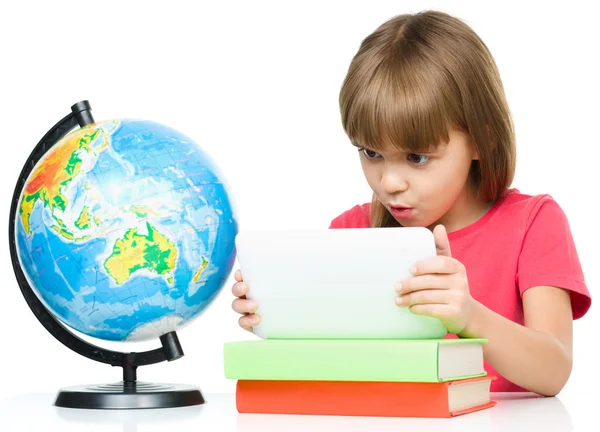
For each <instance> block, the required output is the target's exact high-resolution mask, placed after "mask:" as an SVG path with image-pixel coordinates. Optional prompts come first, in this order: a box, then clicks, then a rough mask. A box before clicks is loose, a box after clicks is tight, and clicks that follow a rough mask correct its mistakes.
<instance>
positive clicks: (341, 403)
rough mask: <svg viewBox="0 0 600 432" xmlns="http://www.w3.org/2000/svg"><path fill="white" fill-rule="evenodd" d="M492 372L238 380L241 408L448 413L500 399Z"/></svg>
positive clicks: (253, 410) (323, 412)
mask: <svg viewBox="0 0 600 432" xmlns="http://www.w3.org/2000/svg"><path fill="white" fill-rule="evenodd" d="M493 379H495V377H493V376H485V377H478V378H471V379H467V380H460V381H446V382H441V383H405V382H404V383H399V382H356V381H355V382H352V381H330V382H328V381H253V380H248V381H245V380H241V381H238V382H237V388H236V407H237V410H238V412H239V413H255V414H306V415H340V416H382V417H428V418H448V417H455V416H459V415H462V414H467V413H470V412H474V411H479V410H482V409H485V408H489V407H492V406H494V405H495V404H496V402H495V401H492V400H491V399H490V384H491V381H492V380H493Z"/></svg>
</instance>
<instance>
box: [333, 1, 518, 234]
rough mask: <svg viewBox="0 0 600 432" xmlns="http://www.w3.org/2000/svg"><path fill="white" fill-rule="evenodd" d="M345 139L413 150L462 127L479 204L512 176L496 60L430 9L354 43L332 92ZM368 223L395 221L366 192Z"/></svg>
mask: <svg viewBox="0 0 600 432" xmlns="http://www.w3.org/2000/svg"><path fill="white" fill-rule="evenodd" d="M339 102H340V110H341V116H342V124H343V127H344V130H345V131H346V134H347V135H348V137H349V138H350V140H351V141H352V142H354V143H356V144H358V145H365V146H367V147H369V148H370V149H373V150H382V149H384V148H385V145H386V143H391V144H393V145H394V146H395V147H397V148H398V149H400V150H405V151H414V152H419V151H423V150H427V149H430V148H431V147H435V146H436V145H437V144H439V143H440V142H441V140H443V142H448V140H449V137H448V128H450V127H455V128H459V129H461V130H463V131H466V132H467V133H469V134H470V136H471V137H472V142H473V144H474V146H475V148H476V150H477V152H478V155H479V160H478V161H477V160H475V161H473V163H472V165H471V170H470V173H469V180H470V181H471V182H472V183H473V184H474V185H475V186H476V187H477V190H478V196H479V198H480V199H483V200H485V201H493V202H495V201H496V200H498V199H499V198H500V197H501V196H502V194H503V193H504V192H505V191H506V190H507V189H508V187H509V186H510V184H511V183H512V181H513V178H514V173H515V165H516V145H515V136H514V127H513V123H512V119H511V115H510V111H509V108H508V103H507V101H506V97H505V94H504V88H503V86H502V82H501V80H500V74H499V72H498V69H497V67H496V63H495V62H494V59H493V57H492V55H491V53H490V51H489V50H488V48H487V46H486V45H485V44H484V43H483V41H482V40H481V39H480V38H479V37H478V36H477V34H476V33H475V32H474V31H473V30H472V29H471V28H470V27H469V26H468V25H467V24H465V23H464V22H462V21H461V20H459V19H457V18H454V17H452V16H450V15H448V14H445V13H443V12H438V11H423V12H420V13H417V14H405V15H399V16H396V17H394V18H392V19H390V20H389V21H387V22H385V23H384V24H382V25H381V26H380V27H379V28H378V29H376V30H375V31H374V32H373V33H372V34H371V35H369V36H368V37H367V38H365V39H364V40H363V41H362V44H361V46H360V49H359V50H358V52H357V53H356V55H355V56H354V58H353V60H352V62H351V64H350V67H349V70H348V74H347V75H346V78H345V80H344V83H343V86H342V89H341V91H340V99H339ZM371 226H373V227H383V226H398V222H397V221H396V220H395V219H394V218H393V217H392V216H391V215H390V214H389V212H388V211H387V209H386V208H385V207H384V206H383V205H382V204H381V203H380V202H379V201H378V200H377V197H376V196H375V195H373V200H372V203H371Z"/></svg>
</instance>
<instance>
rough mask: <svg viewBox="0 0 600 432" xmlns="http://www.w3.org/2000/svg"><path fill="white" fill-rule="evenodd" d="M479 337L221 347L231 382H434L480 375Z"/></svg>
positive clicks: (304, 341) (268, 342) (305, 341)
mask: <svg viewBox="0 0 600 432" xmlns="http://www.w3.org/2000/svg"><path fill="white" fill-rule="evenodd" d="M486 342H487V340H485V339H418V340H407V339H403V340H391V339H386V340H376V339H368V340H367V339H365V340H343V339H336V340H323V339H320V340H316V339H315V340H308V339H294V340H291V339H262V340H256V341H243V342H242V341H241V342H227V343H225V344H224V363H225V377H226V378H228V379H237V380H306V381H383V382H440V381H454V380H459V379H466V378H472V377H476V376H483V375H486V371H485V369H484V364H483V346H482V344H483V343H486Z"/></svg>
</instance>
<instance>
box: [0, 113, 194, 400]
mask: <svg viewBox="0 0 600 432" xmlns="http://www.w3.org/2000/svg"><path fill="white" fill-rule="evenodd" d="M92 123H94V119H93V117H92V113H91V107H90V104H89V102H88V101H81V102H78V103H76V104H75V105H73V106H72V107H71V113H69V114H68V115H67V116H65V117H64V118H63V119H62V120H60V121H59V122H58V123H57V124H55V125H54V126H53V127H52V128H51V129H50V130H49V131H48V132H47V133H46V135H44V137H43V138H42V139H41V140H40V142H39V143H38V144H37V145H36V147H35V148H34V149H33V151H32V152H31V154H30V155H29V158H28V159H27V161H26V162H25V165H24V167H23V169H22V170H21V174H20V175H19V179H18V180H17V184H16V186H15V191H14V193H13V199H12V203H11V208H10V217H9V246H10V255H11V261H12V265H13V270H14V272H15V276H16V278H17V282H18V283H19V287H20V288H21V292H22V293H23V296H24V297H25V300H26V301H27V304H28V305H29V307H30V308H31V310H32V312H33V313H34V315H35V316H36V317H37V318H38V320H39V321H40V322H41V323H42V325H43V326H44V327H45V328H46V330H48V331H49V332H50V333H51V334H52V335H53V336H54V337H55V338H56V339H58V340H59V341H60V342H61V343H62V344H64V345H65V346H66V347H67V348H69V349H71V350H73V351H75V352H76V353H78V354H80V355H82V356H84V357H87V358H89V359H91V360H95V361H98V362H101V363H106V364H110V365H111V366H119V367H122V368H123V380H122V381H120V382H116V383H113V384H105V385H102V384H99V385H80V386H74V387H66V388H63V389H60V390H59V392H58V394H57V396H56V399H55V401H54V405H56V406H59V407H65V408H90V409H140V408H171V407H182V406H191V405H201V404H203V403H204V402H205V400H204V398H203V396H202V393H201V392H200V389H199V388H197V387H195V386H190V385H183V384H153V383H148V382H140V381H137V368H138V367H139V366H145V365H150V364H154V363H160V362H162V361H165V360H167V361H173V360H177V359H178V358H181V357H182V356H183V355H184V354H183V350H182V348H181V344H180V343H179V339H178V337H177V334H176V333H175V332H170V333H166V334H164V335H162V336H161V337H160V342H161V344H162V347H161V348H157V349H154V350H152V351H145V352H140V353H135V352H130V353H122V352H118V351H111V350H108V349H104V348H101V347H98V346H95V345H93V344H91V343H88V342H86V341H84V340H83V339H81V338H79V337H78V336H76V335H75V334H74V333H72V332H71V331H69V330H68V329H67V328H66V327H65V326H64V325H63V324H62V323H61V322H59V321H58V320H57V319H56V318H55V317H54V316H53V315H52V314H51V313H50V312H49V311H48V310H47V309H46V307H45V306H44V304H43V303H42V302H41V301H40V299H39V298H38V296H37V295H36V294H35V293H34V291H33V290H32V289H31V287H30V286H29V283H28V281H27V279H26V277H25V274H24V273H23V270H22V269H21V266H20V264H19V260H18V256H17V245H16V238H15V220H16V212H17V207H18V202H19V197H20V192H21V190H22V188H23V186H24V185H25V182H26V181H27V178H28V177H29V174H30V173H31V171H32V170H33V168H34V167H35V166H36V164H37V163H38V161H39V160H40V159H41V158H42V157H43V156H44V154H45V153H46V152H47V151H48V150H49V149H50V148H51V147H52V146H53V145H54V144H56V143H57V142H58V141H59V140H60V139H61V138H63V137H64V136H65V135H66V134H67V133H68V132H69V131H70V130H71V129H73V128H74V127H75V126H77V125H79V126H80V127H83V126H86V125H89V124H92Z"/></svg>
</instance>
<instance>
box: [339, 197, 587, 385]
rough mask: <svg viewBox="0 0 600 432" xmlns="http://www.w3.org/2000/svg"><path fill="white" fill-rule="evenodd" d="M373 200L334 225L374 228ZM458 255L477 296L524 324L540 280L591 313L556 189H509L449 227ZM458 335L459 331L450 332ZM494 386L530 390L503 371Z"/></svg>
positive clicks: (577, 313)
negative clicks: (530, 292) (464, 222)
mask: <svg viewBox="0 0 600 432" xmlns="http://www.w3.org/2000/svg"><path fill="white" fill-rule="evenodd" d="M369 209H370V204H368V203H367V204H362V205H357V206H355V207H353V208H351V209H350V210H348V211H346V212H344V213H342V214H341V215H339V216H338V217H336V218H335V219H334V220H333V221H332V222H331V225H330V227H329V228H368V227H369V226H370V216H369ZM448 239H449V241H450V248H451V251H452V256H453V257H454V258H456V259H457V260H459V261H460V262H461V263H463V264H464V265H465V267H466V269H467V277H468V280H469V289H470V292H471V295H472V297H473V298H474V299H476V300H478V301H479V302H481V303H482V304H483V305H485V306H486V307H488V308H489V309H491V310H493V311H495V312H497V313H498V314H500V315H502V316H504V317H506V318H508V319H510V320H511V321H514V322H516V323H519V324H523V303H522V299H521V296H522V295H523V292H525V290H527V289H528V288H531V287H534V286H540V285H549V286H556V287H561V288H564V289H566V290H569V293H570V296H571V307H572V309H573V319H578V318H580V317H582V316H583V315H585V313H586V312H587V311H588V309H589V307H590V305H591V297H590V293H589V291H588V288H587V286H586V284H585V280H584V277H583V272H582V269H581V264H580V262H579V257H578V255H577V251H576V248H575V243H574V241H573V237H572V234H571V229H570V227H569V222H568V220H567V217H566V215H565V213H564V212H563V210H562V209H561V208H560V206H559V205H558V204H557V203H556V201H555V200H554V199H553V198H552V197H551V196H550V195H535V196H531V195H525V194H521V193H520V192H519V191H518V190H517V189H509V190H508V191H506V193H505V194H504V195H503V196H502V198H500V199H499V200H498V201H497V202H496V204H495V205H494V206H493V207H492V208H491V209H490V210H489V211H488V212H487V213H486V214H485V215H484V216H483V217H481V218H480V219H479V220H477V221H476V222H474V223H473V224H471V225H469V226H467V227H465V228H462V229H460V230H457V231H454V232H451V233H448ZM449 337H455V335H449ZM485 369H486V371H487V372H488V374H490V375H495V376H497V377H498V378H497V379H496V380H495V381H492V391H494V392H501V391H524V389H522V388H521V387H519V386H517V385H515V384H513V383H511V382H509V381H508V380H506V379H504V378H503V377H502V376H501V375H499V374H498V373H497V372H496V371H495V370H494V369H493V368H492V367H491V366H490V365H489V364H488V363H487V362H486V363H485Z"/></svg>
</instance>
